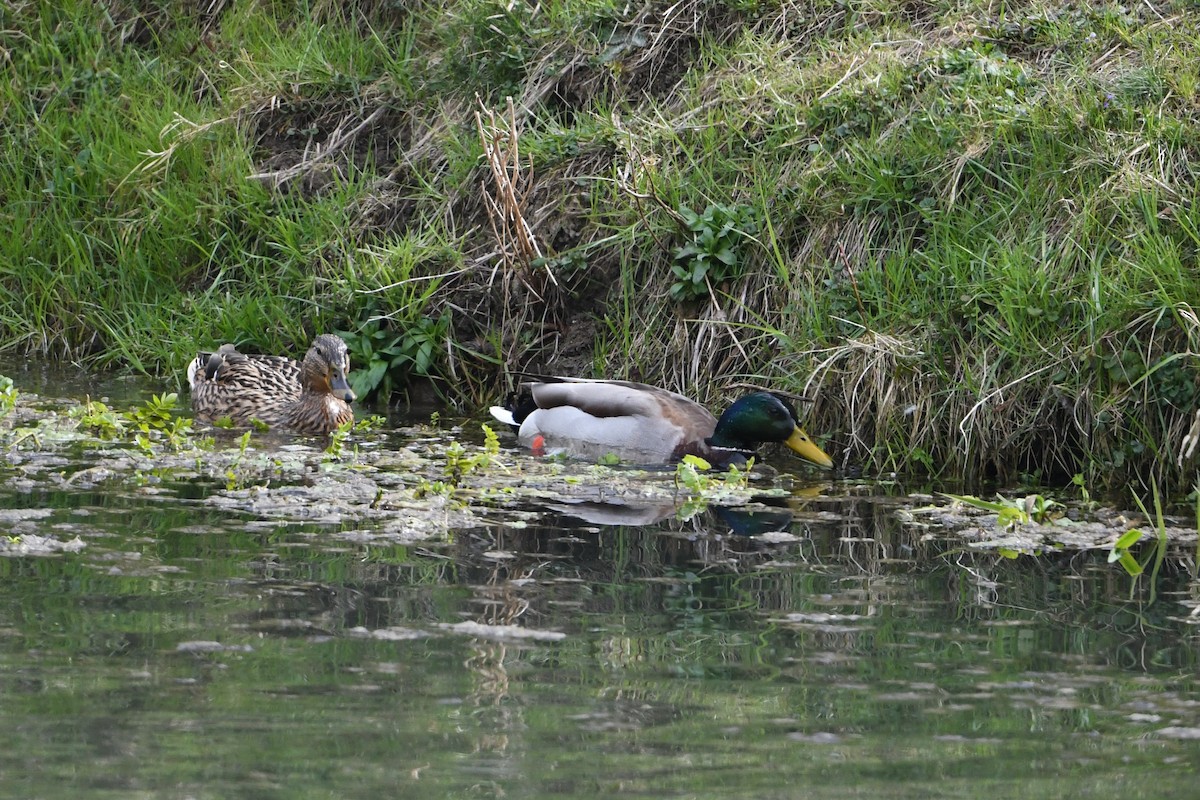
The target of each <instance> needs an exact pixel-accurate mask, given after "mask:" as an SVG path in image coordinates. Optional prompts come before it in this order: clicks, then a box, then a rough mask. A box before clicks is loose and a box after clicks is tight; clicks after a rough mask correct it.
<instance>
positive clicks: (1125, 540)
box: [1113, 528, 1142, 550]
mask: <svg viewBox="0 0 1200 800" xmlns="http://www.w3.org/2000/svg"><path fill="white" fill-rule="evenodd" d="M1141 538H1142V532H1141V531H1140V530H1138V529H1137V528H1133V529H1132V530H1128V531H1126V532H1125V533H1124V534H1122V535H1121V538H1120V539H1117V541H1116V543H1115V544H1114V545H1113V549H1114V550H1128V549H1129V548H1131V547H1133V546H1134V545H1135V544H1137V543H1138V541H1139V540H1141Z"/></svg>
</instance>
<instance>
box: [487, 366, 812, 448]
mask: <svg viewBox="0 0 1200 800" xmlns="http://www.w3.org/2000/svg"><path fill="white" fill-rule="evenodd" d="M526 388H528V390H529V393H530V394H529V397H526V398H523V400H522V401H521V402H519V403H518V404H517V405H516V406H514V407H513V408H511V409H509V408H501V407H499V406H494V407H493V408H492V409H491V412H492V415H493V416H494V417H496V419H498V420H500V421H501V422H505V423H507V424H510V425H514V426H519V430H518V432H517V438H518V439H519V440H520V441H521V443H522V444H524V445H526V446H529V447H532V448H533V449H534V450H535V452H548V453H555V452H565V453H568V454H570V455H575V456H580V457H583V458H593V459H594V458H600V457H602V456H604V455H606V454H608V453H614V454H616V455H618V456H620V457H621V458H622V459H624V460H627V461H632V462H634V463H639V464H668V463H671V462H673V461H678V460H679V459H680V458H682V457H683V456H685V455H687V454H689V453H690V454H692V455H697V456H700V457H701V458H704V459H705V460H706V461H708V462H709V463H711V464H713V465H714V466H717V467H727V466H728V465H730V464H736V463H740V462H744V461H745V460H746V459H748V458H749V457H750V456H752V455H753V454H754V450H755V448H756V446H757V445H758V444H759V443H761V442H783V443H784V444H786V445H787V446H788V447H790V448H791V449H792V450H794V451H795V452H796V453H797V454H798V455H799V456H800V457H801V458H804V459H806V460H808V461H811V462H812V463H814V464H817V465H819V466H822V467H832V466H833V459H831V458H830V457H829V456H828V455H826V454H825V452H824V451H823V450H822V449H821V448H820V447H817V445H816V444H814V443H813V441H812V439H810V438H809V437H808V434H807V433H805V432H804V430H803V429H802V428H801V427H800V424H799V422H798V421H797V419H796V410H795V408H793V407H792V405H791V404H790V403H788V402H787V401H786V400H784V399H783V398H781V397H780V396H779V395H776V394H772V393H771V392H754V393H753V394H748V395H746V396H744V397H742V398H740V399H739V400H737V401H736V402H735V403H734V404H733V405H731V406H730V407H729V408H727V409H726V410H725V413H723V414H722V415H721V418H720V419H717V418H715V417H714V416H713V415H712V414H710V413H709V412H708V411H707V410H705V409H704V407H703V406H701V405H700V404H699V403H697V402H695V401H694V400H690V399H688V398H687V397H684V396H683V395H680V394H676V393H675V392H669V391H667V390H666V389H659V388H657V387H655V386H647V385H646V384H644V383H631V382H628V381H609V380H588V379H586V378H551V379H545V380H543V381H541V382H537V383H531V384H528V385H527V387H526Z"/></svg>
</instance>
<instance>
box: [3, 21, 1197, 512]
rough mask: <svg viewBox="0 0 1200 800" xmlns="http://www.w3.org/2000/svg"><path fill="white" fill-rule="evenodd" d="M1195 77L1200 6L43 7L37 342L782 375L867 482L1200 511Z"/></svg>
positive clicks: (18, 61)
mask: <svg viewBox="0 0 1200 800" xmlns="http://www.w3.org/2000/svg"><path fill="white" fill-rule="evenodd" d="M1198 57H1200V12H1198V11H1196V10H1195V9H1194V8H1193V6H1192V4H1189V3H1183V2H1178V1H1176V2H1161V1H1160V2H1154V1H1153V0H1152V1H1151V2H1146V3H1140V4H1136V5H1118V4H1114V3H1107V4H1082V5H1081V4H1076V3H1065V2H1062V3H1059V2H1029V3H992V2H986V3H985V2H981V1H979V0H968V1H967V2H963V3H954V4H944V3H933V2H918V3H911V2H904V3H902V2H892V1H891V0H879V1H878V2H840V1H839V2H828V1H827V0H808V1H807V2H790V1H789V0H685V2H682V3H674V2H672V3H668V2H651V3H649V4H646V5H643V6H638V7H632V6H627V5H624V4H614V3H610V2H607V1H606V0H572V1H571V2H562V3H552V4H540V5H528V4H524V3H516V4H510V3H501V2H497V1H496V0H453V1H452V2H450V3H448V4H433V3H421V2H417V3H406V4H399V3H393V2H385V1H384V0H378V1H377V2H372V0H360V2H356V3H349V4H341V3H329V2H322V0H310V2H289V1H288V0H284V1H282V2H276V3H270V4H264V3H260V2H255V0H231V2H227V3H215V4H210V5H201V6H197V5H195V4H185V3H179V2H173V1H172V0H157V2H153V3H146V4H134V5H129V4H125V3H122V2H99V3H94V2H83V0H67V1H66V2H62V3H54V4H44V3H42V4H22V3H4V4H2V5H0V59H2V60H3V61H4V63H5V68H6V72H7V74H9V75H10V76H11V78H10V79H9V80H8V81H5V82H4V84H3V86H2V87H0V107H3V109H4V115H3V120H2V121H0V129H2V130H3V134H4V135H3V138H2V142H3V143H2V144H0V197H2V198H3V200H4V202H3V203H2V204H0V215H2V222H3V224H0V256H2V258H3V265H4V266H3V269H4V276H3V279H2V280H0V342H3V343H4V347H5V348H7V350H8V351H9V352H10V354H24V355H29V356H31V357H35V358H69V359H73V360H82V361H87V362H90V363H92V364H94V365H96V366H97V367H107V366H119V367H122V368H126V369H132V370H138V371H144V372H147V373H150V374H154V375H159V376H162V377H163V378H164V379H165V382H166V383H168V384H177V383H178V382H179V381H180V380H181V378H180V376H181V375H182V371H183V367H184V365H185V364H186V362H187V361H188V360H189V359H190V358H191V357H192V355H193V354H194V352H195V351H196V350H197V349H200V348H202V347H207V346H210V345H211V344H213V343H215V342H224V341H231V342H236V343H238V344H239V346H242V347H243V348H244V349H246V350H248V351H253V350H256V349H257V350H259V351H264V352H287V351H291V350H295V349H296V348H297V347H300V346H303V344H304V343H305V342H307V341H309V340H310V339H311V337H312V335H313V334H314V333H316V332H319V331H324V330H340V331H343V332H345V334H346V336H345V338H346V339H347V342H348V343H349V344H350V347H351V350H352V353H353V356H352V358H354V359H355V364H354V366H355V369H356V370H359V371H360V372H359V376H358V378H357V380H358V383H356V384H355V389H356V390H360V389H361V390H364V391H368V390H375V391H378V392H380V393H382V394H384V395H388V394H390V393H393V392H397V393H403V392H405V391H407V390H408V389H409V387H411V386H412V385H413V382H414V381H428V382H429V384H430V385H432V386H433V387H434V388H435V389H436V390H437V391H439V392H440V393H441V394H442V395H443V396H444V397H446V398H447V399H448V400H451V401H454V402H459V403H463V404H464V405H470V406H472V407H477V406H481V405H483V404H484V400H485V398H494V397H495V396H496V395H497V394H498V393H500V392H501V391H503V390H504V389H505V388H506V386H507V383H508V382H509V381H510V380H511V379H510V378H509V377H508V376H510V375H512V374H513V373H515V372H518V371H521V370H533V371H555V372H560V373H570V374H580V375H587V374H599V375H604V376H608V377H629V378H636V379H640V380H646V381H648V382H651V383H655V384H660V385H666V386H669V387H672V388H678V389H684V390H685V391H686V392H687V393H688V394H689V395H690V396H693V397H697V398H699V399H700V400H701V401H704V402H708V401H711V400H713V399H714V398H715V397H716V396H717V395H718V394H720V393H723V392H725V391H726V390H728V388H729V387H730V386H731V385H733V384H754V385H769V386H772V387H775V388H779V389H782V390H784V391H792V392H794V393H797V394H805V395H807V396H808V397H809V399H810V400H811V405H810V407H809V411H808V413H807V414H806V415H805V417H806V422H807V427H808V428H809V429H810V430H814V431H816V432H818V434H824V435H827V436H828V437H829V439H830V445H829V447H827V449H832V450H833V451H836V452H838V453H840V454H841V459H842V463H845V464H850V465H862V466H863V467H865V468H866V469H867V470H871V471H877V472H878V471H886V470H898V471H913V470H926V471H929V472H933V473H945V474H961V475H966V476H969V477H974V478H981V477H997V478H1001V479H1011V478H1014V477H1016V476H1018V475H1020V474H1022V473H1027V474H1033V475H1036V476H1039V477H1041V478H1042V479H1049V480H1058V481H1061V482H1063V483H1066V482H1067V481H1069V480H1070V479H1071V476H1073V475H1076V474H1080V475H1083V476H1084V479H1085V480H1086V483H1087V485H1088V486H1090V487H1092V488H1093V489H1095V490H1097V491H1100V490H1113V489H1117V488H1123V487H1125V486H1134V487H1138V491H1139V492H1143V493H1145V492H1144V491H1143V488H1144V487H1145V486H1149V485H1150V484H1151V482H1152V481H1153V482H1155V483H1156V484H1157V485H1158V486H1161V487H1165V488H1166V490H1167V491H1168V493H1169V494H1174V495H1176V496H1178V495H1179V494H1180V493H1183V492H1186V491H1188V490H1189V489H1191V487H1192V485H1193V484H1194V483H1195V480H1196V466H1195V462H1194V460H1192V459H1190V458H1188V459H1177V453H1178V452H1179V449H1180V446H1181V442H1182V441H1183V439H1184V435H1185V433H1187V431H1188V429H1189V427H1190V426H1191V424H1192V420H1193V414H1194V412H1195V411H1196V408H1197V406H1198V405H1200V396H1198V395H1200V372H1198V370H1197V367H1198V365H1197V355H1196V353H1197V352H1198V349H1200V348H1198V347H1197V338H1198V337H1200V319H1198V318H1197V316H1196V314H1195V312H1194V310H1193V308H1192V305H1191V304H1192V303H1193V302H1195V298H1196V297H1197V296H1200V270H1198V269H1197V263H1196V253H1197V249H1198V248H1200V210H1198V209H1197V207H1196V204H1195V192H1196V188H1195V187H1196V185H1197V172H1198V171H1200V125H1198V124H1197V123H1198V122H1200V120H1197V114H1198V108H1200V106H1198V105H1197V87H1198V80H1200V79H1198V78H1197V75H1196V71H1195V64H1196V62H1197V58H1198ZM508 98H511V100H508ZM169 388H171V389H173V388H175V386H174V385H170V386H169Z"/></svg>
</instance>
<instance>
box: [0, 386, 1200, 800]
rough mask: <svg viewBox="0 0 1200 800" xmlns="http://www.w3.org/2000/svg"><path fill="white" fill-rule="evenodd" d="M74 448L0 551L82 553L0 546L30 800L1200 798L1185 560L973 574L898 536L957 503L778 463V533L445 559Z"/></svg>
mask: <svg viewBox="0 0 1200 800" xmlns="http://www.w3.org/2000/svg"><path fill="white" fill-rule="evenodd" d="M10 374H11V373H10ZM118 386H121V387H130V386H131V384H130V383H129V382H121V383H120V384H118ZM96 388H98V389H99V390H100V391H101V392H107V395H106V396H109V397H110V398H112V402H113V403H114V404H117V403H119V402H120V399H119V398H120V397H122V396H124V397H130V398H131V399H130V400H129V402H130V403H133V402H138V401H139V399H140V398H141V397H144V396H146V394H147V393H148V390H147V388H146V387H144V386H138V385H137V384H136V383H135V384H132V388H131V391H130V392H128V393H127V394H125V395H120V394H119V393H118V392H116V391H115V390H114V389H112V388H111V387H109V386H98V387H96ZM43 391H44V390H43ZM139 392H140V393H141V394H140V395H139ZM444 430H445V432H444V433H443V434H440V435H441V436H442V437H443V438H445V439H447V440H449V439H450V438H453V437H456V436H460V435H461V434H459V433H457V432H455V431H454V430H453V429H452V428H451V427H450V426H448V425H447V426H446V427H445V429H444ZM427 435H428V437H429V438H431V439H436V438H438V436H439V434H438V433H437V432H436V431H433V432H430V433H428V434H427ZM377 436H378V437H379V441H378V442H374V443H372V442H370V441H364V442H361V445H362V446H363V447H369V446H372V445H373V444H375V445H379V442H386V443H387V446H397V447H398V446H399V444H398V442H400V441H401V440H403V439H405V438H411V434H406V433H403V432H400V431H393V430H385V431H381V432H379V433H378V434H377ZM507 443H509V444H511V442H507ZM280 446H281V447H286V446H287V445H280ZM379 446H382V445H379ZM281 452H283V453H287V452H288V451H287V450H283V451H281ZM55 457H57V458H59V459H60V461H61V465H60V467H58V468H57V469H59V470H60V472H61V473H63V475H66V477H61V476H60V478H59V479H57V480H52V479H51V478H50V477H49V476H50V474H51V473H52V472H53V470H50V469H46V468H42V469H40V470H39V471H37V472H36V473H31V472H29V470H28V469H26V468H25V467H26V466H27V463H26V462H24V461H22V459H21V458H17V457H15V456H12V454H10V459H9V460H8V461H0V509H3V510H2V511H0V531H2V532H4V533H6V534H7V535H9V536H21V535H25V534H30V533H32V534H35V535H39V536H50V537H54V538H56V539H59V540H70V539H73V538H74V537H78V538H79V540H80V542H81V543H82V544H83V545H84V546H83V547H82V548H81V549H79V550H78V551H77V552H64V553H59V554H55V555H48V556H34V555H24V556H21V555H10V556H9V557H5V558H0V571H2V580H0V723H2V724H3V727H4V729H5V730H7V731H9V732H10V735H9V737H8V738H7V743H6V744H7V746H6V747H5V748H4V749H3V751H0V795H2V796H5V797H23V798H24V797H68V796H69V797H72V798H78V799H83V798H88V799H90V798H129V797H155V798H158V797H161V798H185V797H186V798H239V797H245V798H273V797H278V798H358V797H362V798H378V797H380V796H399V797H472V798H475V797H497V798H498V797H505V798H559V797H628V798H665V797H680V798H735V797H737V798H740V797H745V798H776V797H777V798H791V797H830V798H841V797H873V798H879V797H886V798H909V797H911V798H930V797H981V796H990V797H1014V798H1015V797H1021V798H1037V797H1054V798H1060V797H1123V798H1128V797H1163V796H1176V797H1188V796H1192V795H1194V793H1195V787H1196V785H1197V779H1198V776H1197V766H1198V759H1197V752H1198V750H1197V743H1196V742H1195V741H1194V739H1195V738H1196V737H1198V736H1200V687H1198V685H1197V679H1196V667H1197V652H1198V650H1197V645H1198V640H1197V635H1196V630H1197V629H1196V618H1195V617H1192V616H1190V610H1191V608H1192V607H1193V605H1192V601H1193V600H1194V598H1195V594H1196V585H1195V584H1194V583H1192V582H1191V580H1190V577H1189V575H1188V573H1187V571H1186V569H1185V568H1184V566H1183V565H1182V562H1179V561H1177V560H1175V559H1171V560H1169V561H1168V562H1167V564H1166V565H1165V566H1164V571H1163V574H1162V575H1161V576H1160V579H1159V586H1158V595H1157V598H1156V600H1155V602H1154V603H1152V604H1151V603H1148V602H1147V601H1148V597H1147V595H1146V593H1145V592H1144V591H1140V590H1139V591H1138V592H1137V593H1136V597H1137V599H1136V600H1135V601H1131V600H1130V599H1129V596H1130V582H1129V579H1128V578H1127V577H1126V576H1124V575H1123V573H1121V572H1119V571H1118V570H1116V569H1115V568H1114V566H1113V565H1110V564H1108V563H1107V560H1106V559H1105V557H1104V554H1103V553H1094V552H1074V553H1063V554H1057V555H1046V556H1041V557H1038V558H1031V557H1023V558H1020V559H1007V558H1004V557H1002V556H999V555H996V554H994V553H990V552H980V551H976V550H973V549H971V548H969V547H964V545H963V543H962V542H961V541H960V540H957V539H955V538H954V537H953V536H950V535H948V534H946V535H943V534H942V533H941V532H939V531H938V530H937V529H936V527H933V528H932V529H931V528H930V527H929V526H914V525H911V524H909V523H907V522H906V521H905V518H904V517H903V515H900V514H897V513H896V512H897V510H898V509H903V508H905V507H909V506H912V505H923V504H925V503H927V502H929V497H928V496H921V497H918V498H915V499H914V498H910V497H909V496H908V495H906V493H905V490H904V487H902V486H897V485H895V484H873V483H869V482H853V483H849V482H839V483H833V482H821V481H820V480H819V474H818V473H812V472H807V471H806V470H805V469H804V468H803V467H801V466H799V463H798V462H796V461H794V460H791V459H789V458H788V457H787V456H781V455H774V456H773V457H772V458H771V459H770V460H771V461H772V462H773V464H774V465H775V466H776V467H777V468H778V469H780V470H794V471H795V472H796V475H797V478H796V479H795V482H794V483H795V487H796V491H795V493H794V495H793V496H791V497H786V498H780V497H772V498H770V499H769V500H768V502H767V503H766V504H765V505H762V504H760V505H756V506H754V507H753V508H752V509H751V510H749V511H748V510H747V509H736V508H735V509H724V508H709V509H707V510H705V511H703V512H700V513H698V514H696V515H695V516H692V517H691V518H690V519H687V520H686V521H680V520H678V519H676V518H674V517H669V518H668V519H666V520H663V521H658V522H653V523H649V524H632V523H630V522H629V521H630V520H632V522H641V521H642V520H643V519H646V518H653V517H654V516H656V514H655V513H652V512H647V513H645V514H643V515H641V516H639V515H638V514H631V513H629V512H630V509H629V508H618V509H616V511H618V512H622V513H621V514H619V515H618V519H623V520H626V521H627V524H616V522H615V521H614V520H613V519H612V518H610V517H609V516H605V514H604V512H611V511H613V509H612V508H606V507H603V506H601V507H600V508H592V507H587V508H584V507H583V506H582V504H580V503H578V502H572V503H553V502H549V501H547V502H544V503H541V504H532V505H530V506H529V507H528V508H526V509H523V510H522V513H521V514H520V515H514V514H511V513H508V512H507V511H506V510H505V509H503V508H502V507H499V506H497V507H496V508H494V509H493V510H491V511H489V509H488V508H487V507H482V508H480V509H478V513H477V514H475V515H474V516H473V517H472V522H471V524H470V525H469V526H466V527H451V528H450V529H448V530H447V532H446V533H445V534H444V535H440V536H434V537H426V538H423V539H421V540H414V541H408V540H405V539H403V538H402V537H397V536H394V535H392V532H394V530H395V526H396V519H395V517H394V516H393V517H388V518H386V519H381V520H378V521H374V520H373V519H372V518H370V517H363V516H354V517H348V516H347V515H345V514H323V513H320V512H321V509H314V508H306V507H303V505H304V504H303V503H302V504H301V507H300V508H298V509H297V510H296V512H295V513H290V514H289V513H278V512H275V511H273V512H272V513H256V512H255V511H254V510H253V508H255V506H252V505H250V504H247V503H242V502H240V500H241V499H242V498H244V497H246V496H247V493H248V492H251V493H252V492H253V489H249V490H247V489H244V488H238V489H233V490H230V489H228V488H227V487H226V486H225V485H223V484H222V483H221V482H220V481H215V480H206V479H197V478H194V477H188V478H181V479H175V478H173V477H172V476H171V475H163V476H151V477H150V478H148V477H146V476H145V475H143V476H142V478H141V479H133V478H130V477H128V476H117V477H115V478H110V479H107V480H100V481H82V480H81V481H75V482H74V483H72V482H69V477H70V475H71V474H73V473H75V472H77V471H80V470H84V469H89V468H93V467H95V466H97V465H102V464H103V463H104V460H105V458H111V455H106V454H105V452H104V451H103V450H102V449H99V448H91V449H89V448H87V447H83V448H80V447H78V446H75V447H74V448H71V447H66V448H63V449H62V450H61V451H59V452H57V453H56V454H55ZM505 458H506V459H507V460H508V463H509V464H514V463H519V460H520V459H524V458H528V456H526V455H524V454H522V453H520V452H518V451H517V450H516V449H515V446H514V449H513V450H512V451H511V452H506V453H505ZM31 475H32V477H31ZM392 477H393V478H394V479H395V480H396V481H402V480H407V477H406V476H405V475H402V474H396V475H394V476H392ZM378 479H379V480H380V481H382V480H383V478H382V477H379V478H378ZM324 480H325V478H323V477H322V476H321V475H320V474H318V473H313V475H311V476H309V477H308V478H306V479H305V480H303V481H297V482H296V483H297V486H299V485H300V484H303V483H305V482H306V481H307V482H308V483H309V484H314V483H315V484H320V483H321V482H322V481H324ZM81 484H82V486H81ZM347 485H349V484H347ZM335 486H336V484H335ZM285 488H286V487H285ZM297 491H300V489H299V488H297ZM297 496H298V497H301V498H302V499H303V500H304V503H308V502H310V501H309V500H308V499H307V498H308V495H297ZM636 510H637V509H634V511H636ZM652 511H653V510H652ZM400 513H402V512H400ZM447 515H448V516H447V519H451V518H452V516H451V512H450V511H447ZM609 522H614V524H609ZM385 534H386V535H385Z"/></svg>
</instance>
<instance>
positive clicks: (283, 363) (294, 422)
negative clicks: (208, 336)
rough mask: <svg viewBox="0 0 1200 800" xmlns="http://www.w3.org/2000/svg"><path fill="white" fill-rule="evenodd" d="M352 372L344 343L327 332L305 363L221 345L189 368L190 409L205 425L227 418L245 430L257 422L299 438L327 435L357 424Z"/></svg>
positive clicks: (316, 342)
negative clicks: (348, 377) (349, 377)
mask: <svg viewBox="0 0 1200 800" xmlns="http://www.w3.org/2000/svg"><path fill="white" fill-rule="evenodd" d="M349 370H350V354H349V353H348V352H347V351H346V343H345V342H343V341H342V340H341V339H339V338H338V337H337V336H334V335H333V334H329V333H323V334H321V335H320V336H318V337H317V338H316V339H314V340H313V343H312V347H310V348H309V349H308V353H306V354H305V356H304V360H303V361H301V362H297V361H295V360H294V359H291V358H287V357H286V356H259V355H247V354H245V353H239V352H238V350H237V348H236V347H234V346H233V345H231V344H223V345H221V347H220V348H218V349H217V351H216V352H215V353H199V354H198V355H197V356H196V358H195V359H194V360H193V361H192V363H191V364H190V365H189V366H188V385H189V386H190V387H191V388H192V410H193V411H194V412H195V414H196V419H198V420H200V421H202V422H214V421H216V420H218V419H220V418H222V417H229V418H230V419H231V420H232V421H233V424H234V425H239V426H243V425H249V424H250V420H252V419H258V420H261V421H262V422H265V423H266V424H267V425H269V426H271V427H272V428H283V429H287V430H290V431H294V432H296V433H329V432H330V431H332V430H334V429H336V428H337V427H338V426H339V425H341V424H343V423H345V422H350V421H352V420H353V419H354V410H353V409H351V408H350V405H349V404H350V402H351V401H352V400H354V392H353V391H351V390H350V384H349V383H347V382H346V373H347V372H349Z"/></svg>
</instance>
